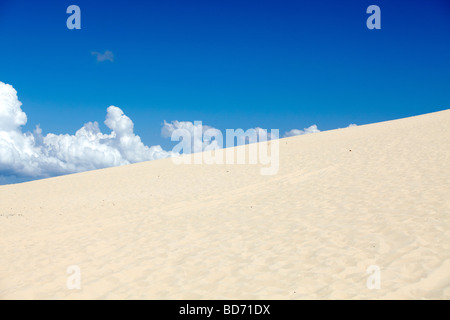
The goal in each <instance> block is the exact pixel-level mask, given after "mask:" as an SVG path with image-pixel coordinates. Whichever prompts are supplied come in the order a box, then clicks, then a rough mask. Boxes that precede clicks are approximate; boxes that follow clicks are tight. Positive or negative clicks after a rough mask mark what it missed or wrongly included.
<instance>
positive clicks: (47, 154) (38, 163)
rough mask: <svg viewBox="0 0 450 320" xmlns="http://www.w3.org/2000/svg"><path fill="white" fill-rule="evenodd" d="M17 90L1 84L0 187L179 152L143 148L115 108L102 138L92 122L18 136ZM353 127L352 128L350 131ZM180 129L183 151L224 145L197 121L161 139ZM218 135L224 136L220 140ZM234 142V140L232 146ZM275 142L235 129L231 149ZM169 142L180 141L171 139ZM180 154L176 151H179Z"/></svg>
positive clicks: (171, 126)
mask: <svg viewBox="0 0 450 320" xmlns="http://www.w3.org/2000/svg"><path fill="white" fill-rule="evenodd" d="M21 106H22V103H21V102H20V101H19V99H18V97H17V92H16V90H15V89H14V88H13V87H12V86H11V85H8V84H5V83H3V82H0V184H4V183H8V182H10V181H13V182H22V181H26V180H30V179H36V178H45V177H52V176H57V175H62V174H69V173H77V172H83V171H88V170H94V169H101V168H107V167H113V166H121V165H126V164H131V163H136V162H141V161H148V160H156V159H163V158H167V157H171V156H177V155H179V153H177V152H173V151H166V150H163V149H162V148H161V146H151V147H148V146H146V145H144V143H143V142H142V141H141V138H140V137H139V136H138V135H136V134H135V133H134V124H133V121H132V120H131V119H130V118H129V117H127V116H126V115H125V114H124V113H123V111H122V110H121V109H120V108H118V107H115V106H110V107H109V108H108V109H107V110H106V120H105V125H106V126H107V127H108V128H109V130H110V132H107V133H103V132H101V130H100V128H99V124H98V123H97V122H88V123H86V124H84V126H83V127H82V128H80V129H79V130H78V131H77V132H76V133H75V134H74V135H70V134H53V133H48V134H46V135H44V134H43V130H42V129H41V128H40V126H37V127H36V129H35V130H34V131H33V132H23V131H22V126H24V125H25V124H26V123H27V115H26V114H25V112H23V111H22V109H21ZM353 126H356V125H355V124H351V125H349V127H353ZM180 129H181V130H184V131H185V132H186V133H188V135H187V137H188V138H189V139H190V141H188V142H189V143H190V144H189V145H190V149H189V150H188V151H187V150H185V149H184V148H183V150H182V151H183V152H193V153H194V152H201V151H206V150H214V149H220V148H223V147H226V146H227V142H230V141H225V140H228V139H227V137H226V132H223V133H222V132H221V131H220V130H218V129H216V128H213V127H211V126H208V125H203V124H202V123H201V122H189V121H172V122H170V123H169V122H166V121H164V123H163V126H162V129H161V135H162V136H163V137H165V138H172V135H173V134H174V132H177V130H180ZM315 132H320V130H319V129H318V128H317V126H316V125H312V126H310V127H308V128H305V129H303V130H299V129H292V130H290V131H288V132H286V133H285V134H284V137H291V136H297V135H303V134H309V133H315ZM222 134H223V135H222ZM234 139H236V141H234ZM273 139H278V131H277V132H276V134H274V133H273V131H270V132H268V131H267V130H264V129H261V128H259V127H256V128H250V129H248V130H246V131H244V130H235V137H233V139H232V145H242V144H247V143H255V142H258V141H268V140H273ZM173 141H177V142H178V141H179V137H176V136H175V137H174V139H173ZM180 152H181V150H180Z"/></svg>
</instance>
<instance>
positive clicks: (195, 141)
mask: <svg viewBox="0 0 450 320" xmlns="http://www.w3.org/2000/svg"><path fill="white" fill-rule="evenodd" d="M176 130H178V132H180V131H185V132H186V133H188V135H189V137H190V139H191V141H190V146H191V152H192V153H195V152H202V151H206V150H217V149H221V148H223V147H224V146H226V141H224V140H225V139H226V132H224V133H222V132H221V131H220V130H218V129H216V128H213V127H211V126H208V125H203V124H202V123H201V122H190V121H172V122H170V123H168V122H166V121H164V124H163V127H162V129H161V135H162V136H163V137H165V138H171V137H172V135H173V133H174V132H175V131H176ZM234 131H236V135H235V136H236V141H232V143H233V146H236V145H243V144H248V143H256V142H262V141H268V140H271V139H278V135H274V134H273V133H272V132H268V131H267V130H264V129H262V128H259V127H256V128H250V129H247V130H246V131H244V130H234ZM219 136H220V139H217V138H218V137H219ZM174 138H175V141H179V140H178V139H179V138H178V137H174ZM235 142H236V143H235ZM184 151H186V150H184Z"/></svg>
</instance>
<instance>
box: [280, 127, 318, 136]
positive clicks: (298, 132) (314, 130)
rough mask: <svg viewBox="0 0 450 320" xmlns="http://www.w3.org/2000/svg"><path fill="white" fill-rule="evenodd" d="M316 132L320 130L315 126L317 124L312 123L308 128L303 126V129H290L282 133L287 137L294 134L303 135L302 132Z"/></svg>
mask: <svg viewBox="0 0 450 320" xmlns="http://www.w3.org/2000/svg"><path fill="white" fill-rule="evenodd" d="M317 132H320V130H319V129H318V128H317V125H315V124H314V125H312V126H310V127H308V128H305V129H303V130H299V129H292V130H290V131H288V132H286V133H285V134H284V137H285V138H287V137H294V136H300V135H303V134H309V133H317Z"/></svg>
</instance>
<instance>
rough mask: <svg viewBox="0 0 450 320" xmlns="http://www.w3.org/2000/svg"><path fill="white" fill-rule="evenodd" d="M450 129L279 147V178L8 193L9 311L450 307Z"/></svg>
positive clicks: (370, 131)
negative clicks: (376, 275)
mask: <svg viewBox="0 0 450 320" xmlns="http://www.w3.org/2000/svg"><path fill="white" fill-rule="evenodd" d="M449 128H450V110H446V111H442V112H437V113H432V114H427V115H423V116H418V117H413V118H408V119H401V120H395V121H389V122H384V123H377V124H372V125H367V126H360V127H353V128H346V129H340V130H334V131H328V132H322V133H317V134H311V135H305V136H299V137H293V138H288V139H282V140H280V148H281V150H280V152H281V156H280V171H279V173H278V174H277V175H275V176H262V175H260V172H259V169H260V167H259V166H258V165H178V166H177V165H174V164H173V162H172V160H171V159H166V160H159V161H153V162H146V163H140V164H135V165H130V166H124V167H119V168H111V169H105V170H98V171H92V172H87V173H82V174H76V175H70V176H64V177H59V178H53V179H47V180H42V181H34V182H30V183H24V184H19V185H11V186H0V235H1V241H0V259H1V263H0V298H2V299H12V298H25V299H36V298H40V299H55V298H58V299H59V298H62V299H78V298H82V299H85V298H87V299H89V298H100V299H113V298H119V299H123V298H137V299H141V298H145V299H148V298H150V299H241V298H242V299H310V298H312V299H315V298H331V299H333V298H362V299H378V298H400V299H404V298H405V299H419V298H437V299H449V298H450V129H449ZM350 149H351V152H350V151H349V150H350ZM70 265H78V266H79V267H80V268H81V285H82V288H81V290H68V289H67V288H66V280H67V277H68V274H67V273H66V269H67V267H68V266H70ZM370 265H377V266H379V267H380V268H381V288H380V289H379V290H369V289H368V288H367V287H366V280H367V278H368V277H369V275H368V274H366V269H367V268H368V267H369V266H370Z"/></svg>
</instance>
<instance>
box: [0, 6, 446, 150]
mask: <svg viewBox="0 0 450 320" xmlns="http://www.w3.org/2000/svg"><path fill="white" fill-rule="evenodd" d="M71 4H76V5H78V6H79V7H80V8H81V19H82V22H81V24H82V29H81V30H68V29H67V27H66V19H67V18H68V16H69V15H68V14H67V13H66V8H67V7H68V6H69V5H71ZM371 4H376V5H378V6H380V8H381V27H382V29H381V30H369V29H368V28H367V27H366V19H367V17H368V16H369V15H368V14H367V13H366V9H367V7H368V6H369V5H371ZM449 35H450V2H449V1H447V0H428V1H392V0H390V1H384V0H383V1H380V0H371V1H365V0H359V1H354V0H353V1H350V0H344V1H280V0H277V1H275V0H272V1H264V0H258V1H252V0H246V1H242V0H241V1H234V0H226V1H218V0H209V1H190V0H179V1H173V0H170V1H102V0H101V1H84V0H73V1H63V0H58V1H45V0H43V1H21V0H14V1H12V0H0V39H1V40H0V41H1V46H2V47H1V50H0V81H2V82H5V83H9V84H11V85H12V86H13V87H14V88H15V89H16V90H17V91H18V95H19V99H20V101H21V102H22V103H23V106H22V109H23V111H24V112H26V114H27V116H28V123H27V125H26V126H25V127H24V131H26V130H30V131H31V130H33V128H34V127H35V126H36V125H37V124H40V125H41V127H42V128H43V131H44V134H45V133H48V132H53V133H56V134H59V133H70V134H73V133H75V131H76V130H78V129H79V128H80V127H81V126H82V125H83V124H84V123H86V122H88V121H98V122H99V123H100V126H101V129H102V130H103V131H106V132H108V128H106V127H105V126H104V124H103V121H104V119H105V113H106V108H107V107H109V106H110V105H115V106H118V107H120V108H121V109H122V110H123V111H124V112H125V113H126V114H127V115H128V116H129V117H130V118H131V119H132V120H133V122H134V124H135V132H136V134H138V135H139V136H140V137H141V138H142V140H143V142H144V143H145V144H147V145H155V144H161V145H162V146H163V147H168V146H169V145H170V141H168V140H167V139H163V138H162V137H161V124H162V122H163V120H167V121H172V120H184V121H194V120H202V121H203V123H205V124H208V125H211V126H214V127H216V128H218V129H221V130H224V129H226V128H244V129H245V128H251V127H257V126H259V127H262V128H267V129H270V128H279V129H280V132H284V131H287V130H290V129H293V128H299V129H302V128H305V127H308V126H310V125H312V124H317V125H318V127H319V128H320V129H321V130H328V129H334V128H338V127H344V126H347V125H348V124H350V123H356V124H359V125H361V124H366V123H372V122H378V121H383V120H391V119H395V118H402V117H407V116H413V115H418V114H423V113H428V112H433V111H438V110H443V109H448V108H450V90H449V88H450V41H449V40H450V37H449ZM105 50H110V51H111V52H113V54H114V61H113V62H110V61H105V62H97V61H96V58H95V56H93V55H92V54H91V53H92V52H93V51H96V52H104V51H105Z"/></svg>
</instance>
